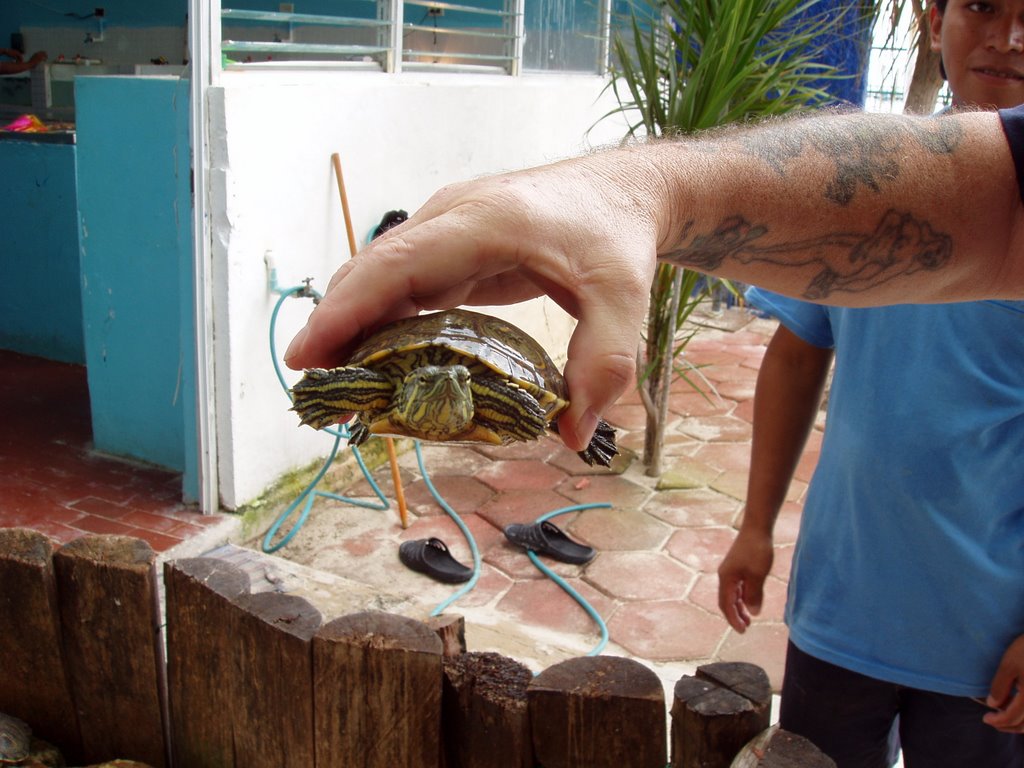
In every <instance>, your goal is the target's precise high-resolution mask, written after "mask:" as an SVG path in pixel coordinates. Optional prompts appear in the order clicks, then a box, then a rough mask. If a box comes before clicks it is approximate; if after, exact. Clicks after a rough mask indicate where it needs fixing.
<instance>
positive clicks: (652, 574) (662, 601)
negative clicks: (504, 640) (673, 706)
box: [279, 314, 821, 686]
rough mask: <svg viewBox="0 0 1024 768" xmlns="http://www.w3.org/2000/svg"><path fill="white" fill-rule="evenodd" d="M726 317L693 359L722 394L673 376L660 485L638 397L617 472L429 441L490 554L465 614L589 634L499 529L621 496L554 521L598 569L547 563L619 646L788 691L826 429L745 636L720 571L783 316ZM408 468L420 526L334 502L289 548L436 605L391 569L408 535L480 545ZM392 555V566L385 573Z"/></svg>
mask: <svg viewBox="0 0 1024 768" xmlns="http://www.w3.org/2000/svg"><path fill="white" fill-rule="evenodd" d="M709 320H711V321H714V319H713V318H710V319H709ZM722 325H723V327H721V328H712V329H704V330H701V331H700V332H699V333H698V335H697V336H696V337H695V338H694V340H693V341H691V342H690V344H689V346H688V347H687V350H686V359H687V360H688V361H689V362H690V363H692V364H693V365H695V366H698V368H699V372H700V375H701V376H703V377H705V378H706V379H707V381H709V382H711V383H713V385H714V388H715V390H716V391H717V393H718V394H717V396H716V395H714V394H712V395H709V396H707V397H706V396H704V395H701V394H699V393H697V392H696V391H694V390H693V389H692V388H691V387H690V386H688V385H687V384H686V383H685V382H678V383H677V385H676V387H675V392H674V394H673V396H672V398H671V404H670V423H669V425H668V429H667V434H666V450H665V459H664V471H663V473H662V475H661V478H660V479H656V478H648V477H646V474H645V472H644V467H643V466H642V463H641V461H640V459H639V457H638V454H640V453H642V451H643V427H644V418H643V412H642V406H641V405H640V404H639V400H638V398H637V397H636V395H635V394H633V395H628V396H626V397H625V398H624V399H623V400H621V401H620V403H618V404H617V405H616V406H615V407H613V408H612V409H611V410H610V412H609V413H607V414H605V416H606V418H607V419H608V421H610V422H611V423H612V424H613V425H615V426H616V427H617V428H618V430H619V444H620V447H622V448H624V449H626V450H624V451H623V457H622V458H621V460H619V461H617V462H616V466H615V467H613V469H612V470H610V471H609V470H604V469H594V468H589V467H587V466H586V465H584V464H583V463H582V462H581V461H580V460H579V458H578V457H577V456H576V455H575V454H574V453H572V452H570V451H568V450H567V449H565V448H564V446H562V444H561V442H560V441H558V440H557V439H555V438H549V439H544V440H540V441H537V442H535V443H525V444H517V445H514V446H508V447H502V448H491V447H473V448H468V447H465V448H464V447H447V446H424V448H423V450H424V456H425V459H426V461H425V465H426V466H427V468H428V470H429V472H430V475H431V479H432V481H433V483H434V485H435V486H436V487H437V488H438V490H439V491H440V493H441V495H442V496H443V497H444V498H445V499H446V500H447V502H448V503H449V504H450V505H451V506H452V507H453V508H454V509H455V510H456V511H457V512H458V513H459V514H460V515H461V516H462V518H463V520H464V521H465V522H466V524H467V525H468V526H469V528H470V530H471V531H472V532H473V535H474V537H475V538H476V540H477V544H478V546H479V549H480V552H481V557H482V561H483V569H482V572H481V578H480V581H479V582H478V583H477V585H476V587H475V588H474V590H473V591H472V592H471V593H470V594H469V595H468V596H466V597H465V598H461V599H460V600H459V602H458V603H456V606H455V608H456V611H457V612H458V609H459V608H460V607H462V608H466V609H469V608H471V607H475V606H486V608H487V610H489V611H491V612H492V613H493V614H496V615H497V616H498V617H499V618H504V619H506V620H509V621H510V622H512V623H513V624H522V625H533V626H535V627H537V628H539V629H541V630H544V631H551V632H554V633H555V634H557V635H559V636H563V637H580V636H582V637H584V638H589V637H591V636H592V635H593V634H594V633H595V632H596V628H595V625H594V623H593V622H592V621H591V620H590V619H589V618H588V617H587V616H586V614H585V613H583V612H582V611H580V610H577V608H576V606H575V604H574V603H572V601H571V600H570V599H569V598H568V597H567V596H566V595H565V594H564V593H563V592H562V591H561V590H560V589H559V588H558V587H557V586H555V585H554V584H553V583H552V582H551V581H549V580H548V579H545V578H543V577H542V576H541V575H540V573H539V572H538V571H537V569H535V568H534V567H533V565H532V563H531V562H530V560H529V559H528V558H527V557H525V556H524V553H523V551H522V550H521V549H519V548H517V547H515V546H513V545H511V544H510V543H509V542H508V541H507V540H506V539H505V537H504V535H503V534H502V533H501V529H502V528H503V527H504V526H505V525H507V524H508V523H512V522H526V521H531V520H533V519H535V518H536V517H538V516H539V515H541V514H543V513H546V512H550V511H553V510H556V509H561V508H564V507H566V506H569V505H571V504H586V503H590V502H597V503H601V502H605V503H610V504H611V507H610V508H607V509H604V508H594V509H587V510H585V511H582V512H574V513H571V514H566V515H564V516H561V517H559V518H557V520H556V521H555V522H556V523H557V524H558V525H559V526H560V527H562V528H563V529H564V530H566V531H567V532H568V533H570V535H572V536H573V537H574V538H576V539H577V540H580V541H583V542H585V543H587V544H589V545H591V546H593V547H594V548H595V549H596V550H597V556H596V557H595V558H594V559H593V560H592V561H591V562H590V563H588V564H587V565H585V566H575V565H566V564H564V563H556V562H554V561H550V560H547V559H545V560H546V562H547V564H548V565H549V566H551V567H552V569H553V570H554V571H555V572H556V573H557V574H559V575H560V576H562V577H563V578H565V579H567V580H568V582H569V583H570V584H571V585H572V586H573V587H574V588H575V589H577V590H578V591H579V592H581V593H582V594H583V595H584V597H585V598H586V599H587V600H588V601H590V602H591V603H592V604H593V606H594V607H595V608H596V609H597V610H598V612H599V613H600V614H601V615H602V616H603V617H604V619H605V621H606V623H607V626H608V629H609V634H610V639H611V642H612V644H613V646H614V648H615V649H617V650H618V651H619V652H624V653H626V654H629V655H632V656H635V657H637V658H640V659H647V660H651V661H658V662H666V663H673V662H679V661H686V662H697V663H699V662H703V661H717V660H726V661H749V662H752V663H756V664H759V665H761V666H762V667H764V668H765V669H766V670H767V671H768V673H769V676H770V677H771V679H772V681H773V683H774V684H775V685H776V686H777V685H778V684H779V682H780V680H781V673H782V665H783V660H784V655H785V654H784V651H785V645H786V640H787V633H786V628H785V625H784V624H783V622H782V612H783V606H784V603H785V592H786V584H787V580H788V577H789V567H790V562H791V558H792V550H793V545H794V542H795V540H796V534H797V529H798V526H799V519H800V512H801V509H802V505H801V502H802V498H803V494H804V491H805V490H806V487H807V483H808V482H809V480H810V474H811V472H812V471H813V468H814V465H815V463H816V461H817V454H818V450H819V449H820V444H821V440H820V438H821V434H820V432H818V431H816V432H815V433H814V434H813V435H812V436H811V439H810V440H809V441H808V445H807V448H806V450H805V454H804V457H803V461H802V462H801V464H800V467H799V468H798V471H797V473H796V477H795V478H794V480H793V482H792V484H791V486H790V491H789V496H788V499H787V503H786V505H785V506H784V508H783V510H782V512H781V514H780V517H779V521H778V524H777V526H776V536H775V562H774V567H773V571H772V574H771V575H770V576H769V577H768V581H767V583H766V585H765V601H764V607H763V610H762V613H761V615H760V616H758V617H757V619H756V620H755V623H754V625H753V626H752V627H750V628H749V629H748V630H747V632H746V633H744V634H742V635H740V634H738V633H736V632H735V631H734V630H732V629H731V628H730V627H729V625H728V624H727V623H726V621H725V620H724V618H723V617H722V616H721V614H720V613H719V610H718V591H717V590H718V578H717V568H718V565H719V563H720V562H721V559H722V557H723V555H724V554H725V552H726V551H727V550H728V548H729V546H730V545H731V543H732V541H733V538H734V537H735V533H736V526H737V524H738V522H739V520H740V515H741V513H742V509H743V504H744V501H745V498H746V490H747V488H746V484H747V467H748V463H749V456H750V440H751V420H752V417H753V407H752V399H753V393H754V385H755V383H756V379H757V372H758V368H759V366H760V363H761V359H762V357H763V355H764V351H765V347H766V345H767V342H768V340H769V339H770V337H771V334H772V333H773V332H774V329H775V324H774V323H773V322H769V321H766V320H760V319H754V318H752V317H751V316H750V315H745V314H744V315H742V316H740V317H737V316H736V315H735V314H734V315H733V316H732V318H728V317H726V318H722ZM705 389H707V387H706V386H705ZM400 463H401V466H402V476H403V482H404V485H405V492H406V497H407V500H408V503H409V510H410V519H411V525H410V527H409V528H408V529H407V530H402V529H401V528H400V526H398V524H397V520H396V519H395V518H396V516H395V515H394V514H391V513H386V514H385V515H384V516H383V517H382V518H379V519H376V520H375V519H373V518H367V516H366V514H365V513H364V512H360V511H358V510H352V511H351V512H346V511H345V509H344V508H343V507H339V506H331V505H324V506H323V507H320V508H318V509H317V510H316V511H315V512H314V514H315V515H319V516H323V517H325V518H327V519H329V520H331V519H333V520H334V521H336V522H332V523H328V524H327V525H337V526H339V527H337V528H334V529H329V532H327V533H326V534H325V530H328V529H324V528H320V529H318V530H319V533H313V532H300V533H299V535H298V537H297V538H296V540H295V545H293V547H292V548H291V549H289V548H285V549H283V550H281V551H280V552H279V554H281V555H283V556H284V557H287V558H290V559H294V560H296V561H297V562H301V563H304V564H306V565H309V566H312V567H314V568H319V569H322V570H329V571H332V572H334V573H337V574H338V575H341V576H345V577H347V578H351V579H354V580H356V581H360V582H362V583H365V584H368V585H369V586H372V587H375V588H379V589H381V590H384V591H389V590H390V591H393V590H396V589H397V590H399V591H400V592H401V593H402V594H410V595H418V596H419V597H418V598H417V599H422V600H424V601H427V602H429V601H430V600H431V599H433V596H434V595H435V594H436V589H435V588H434V586H433V585H431V582H430V580H429V579H428V578H427V577H425V576H422V575H420V574H415V573H411V572H406V571H404V569H401V568H399V569H398V571H397V572H396V571H395V570H394V569H393V568H391V567H390V563H392V562H394V558H395V554H394V553H395V551H396V550H397V545H398V543H399V542H400V541H403V540H406V539H419V538H426V537H429V536H439V537H440V538H442V539H443V540H444V541H445V542H447V544H448V545H449V547H450V549H451V551H452V553H453V554H454V555H455V557H457V558H458V559H460V560H461V561H462V562H464V563H469V562H471V558H470V554H469V549H468V546H467V544H466V543H465V540H464V538H463V536H462V535H461V534H460V532H459V531H458V529H457V528H456V527H455V525H454V523H453V522H452V521H451V520H449V518H448V517H447V516H446V515H445V514H444V513H443V511H442V510H441V509H440V507H439V506H438V504H437V503H436V502H435V500H434V499H433V498H432V497H431V495H430V494H429V492H428V490H427V488H426V487H425V483H424V481H423V479H422V478H421V476H420V473H419V471H418V467H417V463H416V460H415V458H414V457H413V456H412V455H411V454H405V455H403V456H402V457H401V459H400ZM376 480H377V482H378V484H379V485H380V487H381V489H382V490H383V491H384V492H385V494H387V495H388V497H389V498H393V492H392V484H391V479H390V473H389V472H388V470H387V469H386V468H384V469H381V470H379V471H378V472H377V474H376ZM347 493H348V494H350V495H352V496H363V495H367V496H368V495H369V494H370V491H369V486H368V485H367V483H366V482H365V481H364V480H361V481H359V483H357V484H356V485H355V486H353V487H351V488H349V489H348V491H347ZM342 520H347V521H349V522H351V521H358V525H357V528H358V530H361V531H364V533H363V534H361V535H358V536H357V539H358V541H357V542H353V541H350V542H349V543H350V544H351V545H352V546H348V547H346V549H345V556H344V557H342V558H337V557H335V556H334V552H335V551H336V550H337V548H338V546H339V543H338V542H337V541H333V542H332V541H330V539H331V537H332V536H340V537H342V538H343V539H344V538H345V537H346V536H347V534H345V533H343V532H342V531H343V530H344V528H343V527H340V526H343V525H347V524H348V523H342V522H340V521H342ZM356 544H358V546H356ZM381 563H385V564H388V567H386V568H381V567H379V565H380V564H381ZM374 566H378V567H376V568H375V567H374ZM375 579H377V581H375ZM467 612H468V611H467ZM609 652H612V653H614V652H616V650H611V651H609Z"/></svg>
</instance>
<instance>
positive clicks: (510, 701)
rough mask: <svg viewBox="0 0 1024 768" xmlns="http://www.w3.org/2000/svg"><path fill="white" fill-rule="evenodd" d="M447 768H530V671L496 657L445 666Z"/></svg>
mask: <svg viewBox="0 0 1024 768" xmlns="http://www.w3.org/2000/svg"><path fill="white" fill-rule="evenodd" d="M444 677H445V681H444V703H443V711H444V715H443V722H444V745H445V755H446V757H447V762H446V766H447V767H448V768H533V766H534V765H535V761H534V759H533V744H532V742H531V738H530V712H529V708H528V706H527V701H526V690H527V688H528V686H529V685H530V681H531V680H532V679H533V675H532V674H531V673H530V670H529V669H527V668H526V667H525V666H523V665H522V664H520V663H519V662H518V661H514V660H512V659H510V658H508V657H507V656H502V655H501V654H498V653H464V654H461V655H459V656H452V657H446V658H445V660H444Z"/></svg>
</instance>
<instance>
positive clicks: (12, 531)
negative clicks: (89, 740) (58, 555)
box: [0, 528, 82, 762]
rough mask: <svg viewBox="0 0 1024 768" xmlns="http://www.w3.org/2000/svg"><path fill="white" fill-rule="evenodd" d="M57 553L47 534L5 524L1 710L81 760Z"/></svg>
mask: <svg viewBox="0 0 1024 768" xmlns="http://www.w3.org/2000/svg"><path fill="white" fill-rule="evenodd" d="M52 557H53V545H52V543H51V541H50V539H49V538H47V537H46V536H44V535H43V534H41V533H37V532H36V531H30V530H27V529H24V528H5V529H0V712H5V713H7V714H10V715H14V716H15V717H19V718H21V719H22V720H24V721H25V722H27V723H28V724H29V725H30V726H32V730H33V732H34V733H35V734H36V735H37V736H39V737H40V738H43V739H45V740H46V741H49V742H52V743H54V744H60V746H61V749H62V750H63V751H64V753H65V755H66V756H67V757H68V759H70V760H73V761H75V762H77V761H78V760H79V758H80V757H81V751H82V738H81V734H80V733H79V730H78V716H77V715H76V713H75V706H74V701H73V700H72V698H71V688H70V684H69V682H68V678H67V674H66V672H65V667H64V653H63V649H62V647H61V635H60V616H59V610H58V607H57V587H56V581H55V577H54V573H53V562H52V559H51V558H52Z"/></svg>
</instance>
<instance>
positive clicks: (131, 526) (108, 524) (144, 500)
mask: <svg viewBox="0 0 1024 768" xmlns="http://www.w3.org/2000/svg"><path fill="white" fill-rule="evenodd" d="M0 425H2V426H0V528H8V527H25V528H32V529H34V530H38V531H41V532H43V533H45V534H47V535H49V536H50V537H52V538H53V539H54V540H55V541H57V542H58V543H61V544H63V543H67V542H68V541H71V540H72V539H75V538H78V537H79V536H81V535H83V534H85V533H115V534H125V535H131V536H137V537H139V538H142V539H145V540H146V541H148V542H149V543H150V544H151V545H152V546H153V549H154V550H156V551H157V552H164V551H166V550H168V549H170V548H171V547H174V546H175V545H177V544H181V543H182V542H183V541H185V540H187V539H189V538H191V537H193V536H196V535H198V534H199V533H201V532H202V531H203V530H204V529H205V528H206V527H207V526H209V525H212V524H215V523H216V522H218V521H219V518H220V516H208V515H202V514H199V512H198V511H197V510H196V509H195V508H194V507H190V506H187V505H185V504H182V503H181V501H180V499H181V476H180V475H179V474H177V473H175V472H170V471H167V470H164V469H160V468H157V467H151V466H146V465H143V464H138V463H134V462H129V461H122V460H119V459H115V458H112V457H109V456H103V455H101V454H98V453H96V452H95V451H94V450H93V449H92V429H91V426H90V413H89V393H88V387H87V384H86V376H85V368H84V367H82V366H78V365H67V364H64V363H55V362H52V361H48V360H42V359H40V358H36V357H28V356H25V355H20V354H16V353H13V352H6V351H0Z"/></svg>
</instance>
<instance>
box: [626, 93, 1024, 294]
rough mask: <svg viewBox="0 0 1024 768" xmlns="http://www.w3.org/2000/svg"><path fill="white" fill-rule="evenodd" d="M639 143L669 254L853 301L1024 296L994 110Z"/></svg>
mask: <svg viewBox="0 0 1024 768" xmlns="http://www.w3.org/2000/svg"><path fill="white" fill-rule="evenodd" d="M632 152H633V153H634V160H637V161H639V162H640V165H641V166H646V167H647V168H648V171H647V178H649V179H652V180H653V182H652V183H651V184H650V185H649V186H650V188H651V189H652V190H653V196H652V200H653V204H654V206H655V214H654V215H655V217H656V219H657V222H658V224H657V226H658V230H659V245H658V256H659V258H662V259H665V260H668V261H672V262H674V263H677V264H680V265H684V266H687V267H692V268H695V269H699V270H701V271H704V272H709V273H712V274H721V275H724V276H727V277H732V278H735V279H740V280H744V281H746V282H750V283H755V284H758V285H762V286H765V287H769V288H775V289H777V290H780V291H783V292H786V293H789V294H791V295H795V296H800V297H803V298H806V299H809V300H812V301H820V302H827V303H836V304H847V305H853V306H858V305H871V304H882V303H892V302H894V301H896V302H906V301H925V302H941V301H949V300H960V299H970V298H995V297H1008V298H1021V297H1022V296H1024V258H1022V257H1021V256H1020V255H1018V254H1019V249H1020V245H1021V243H1020V235H1019V234H1018V230H1019V229H1020V221H1019V219H1020V216H1021V203H1020V195H1019V193H1018V191H1017V189H1018V188H1017V182H1016V176H1015V173H1014V169H1013V164H1012V162H1011V161H1010V155H1009V147H1008V145H1007V143H1006V141H1005V138H1004V137H1003V134H1002V129H1001V126H1000V124H999V120H998V116H996V115H994V114H991V113H972V114H965V115H956V116H948V117H943V118H940V119H936V118H900V117H893V116H889V115H886V116H878V115H863V114H856V115H847V116H836V115H828V116H825V117H823V118H804V119H799V120H794V121H781V122H779V123H778V124H777V125H775V126H772V127H770V128H768V129H767V130H765V128H764V126H762V127H760V128H759V129H757V130H747V129H736V130H726V131H723V132H722V133H720V134H718V135H716V136H713V137H710V138H709V137H707V136H705V137H702V139H701V140H699V141H690V140H684V141H663V142H657V143H655V144H653V145H650V146H646V147H640V148H635V149H634V150H632Z"/></svg>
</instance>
